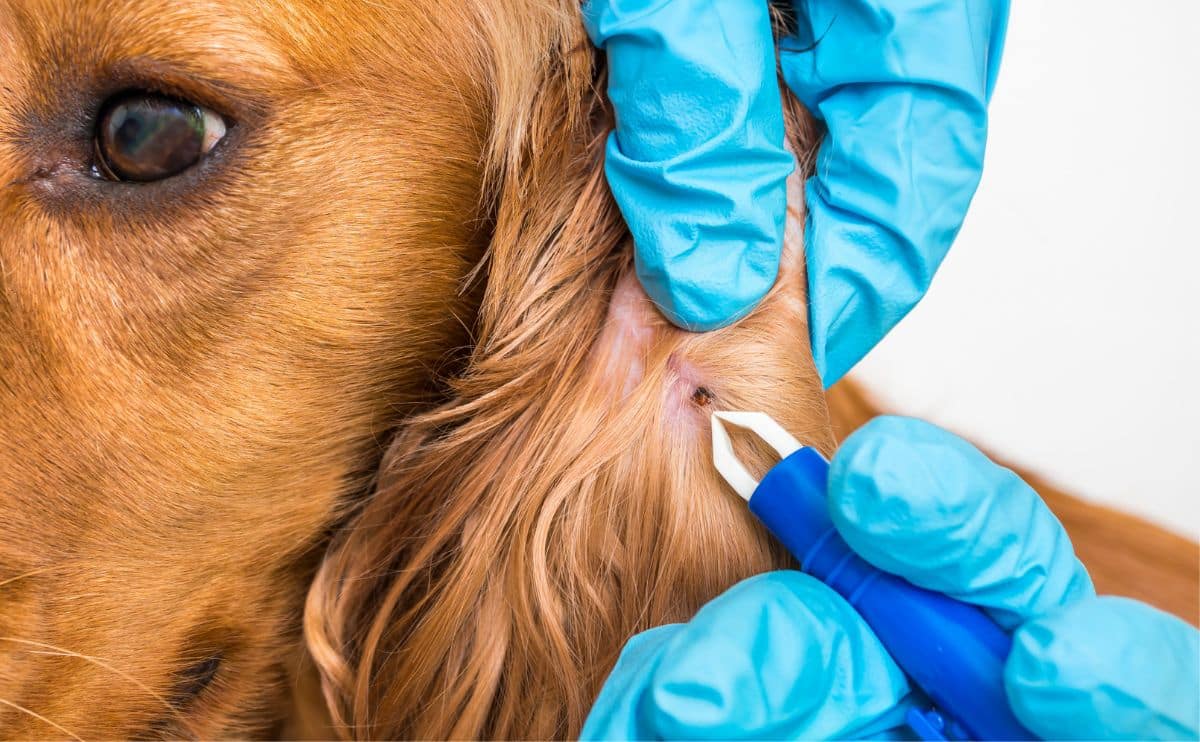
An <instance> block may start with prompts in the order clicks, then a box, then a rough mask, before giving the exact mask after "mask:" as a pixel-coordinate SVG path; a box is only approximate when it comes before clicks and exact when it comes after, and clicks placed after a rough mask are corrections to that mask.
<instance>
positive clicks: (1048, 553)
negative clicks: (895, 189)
mask: <svg viewBox="0 0 1200 742" xmlns="http://www.w3.org/2000/svg"><path fill="white" fill-rule="evenodd" d="M829 486H830V493H829V494H830V511H831V515H832V517H833V520H834V523H835V525H836V526H837V528H838V531H839V532H840V533H841V534H842V536H843V537H845V539H846V541H847V542H848V543H849V544H850V545H851V546H852V547H853V548H854V549H855V550H856V551H858V553H859V554H861V555H862V556H863V557H864V558H865V559H867V560H868V561H870V562H872V563H873V564H875V565H876V566H878V567H880V568H882V569H885V570H887V571H889V572H893V573H896V574H899V575H902V576H904V577H906V578H907V579H909V580H910V581H912V582H914V583H916V584H918V585H921V586H923V587H927V588H930V589H933V590H938V591H941V592H945V593H947V594H949V595H952V596H954V597H956V598H959V599H961V600H965V601H969V602H972V603H975V604H977V605H979V606H981V607H983V608H984V609H985V610H987V611H988V612H989V613H990V614H991V615H992V616H993V617H994V618H995V619H996V620H997V621H998V622H1000V623H1001V624H1002V625H1004V626H1006V627H1009V628H1011V629H1013V630H1014V643H1013V651H1012V654H1011V655H1010V656H1009V660H1008V663H1007V665H1006V670H1005V683H1006V688H1007V691H1008V695H1009V699H1010V701H1011V702H1012V706H1013V710H1014V712H1015V713H1016V715H1017V717H1018V718H1019V719H1020V720H1021V721H1022V723H1024V724H1025V726H1026V727H1027V728H1029V729H1030V730H1031V731H1033V732H1034V733H1035V734H1038V735H1039V736H1042V737H1044V738H1047V739H1121V738H1131V737H1132V738H1164V739H1166V738H1193V739H1194V738H1196V736H1197V734H1198V733H1200V718H1198V717H1200V701H1198V699H1200V640H1198V636H1200V635H1198V634H1197V632H1196V630H1195V629H1194V628H1192V627H1191V626H1189V625H1187V624H1186V623H1184V622H1182V621H1180V620H1178V619H1176V618H1174V617H1172V616H1169V615H1167V614H1165V613H1162V612H1160V611H1157V610H1155V609H1153V608H1151V607H1149V606H1146V605H1144V604H1141V603H1138V602H1136V601H1132V600H1126V599H1122V598H1097V597H1096V596H1095V593H1094V591H1093V588H1092V583H1091V580H1090V579H1089V578H1088V576H1087V573H1086V572H1085V571H1084V569H1083V566H1082V565H1081V564H1080V563H1079V561H1078V559H1076V558H1075V555H1074V552H1073V551H1072V549H1071V544H1070V542H1069V540H1068V539H1067V535H1066V533H1065V532H1064V531H1063V529H1062V526H1061V525H1060V524H1059V523H1058V521H1057V520H1056V519H1055V518H1054V516H1053V515H1052V514H1051V513H1050V511H1049V510H1047V509H1046V506H1045V505H1044V504H1043V503H1042V501H1041V499H1040V498H1039V497H1038V495H1037V493H1036V492H1034V491H1033V490H1032V489H1030V488H1029V486H1028V485H1026V484H1025V483H1024V482H1022V481H1021V480H1020V479H1019V478H1017V476H1016V475H1015V474H1013V473H1012V472H1010V471H1008V470H1007V469H1003V468H1001V467H998V466H996V465H995V464H993V463H991V462H990V461H988V459H987V458H986V457H984V456H983V454H981V453H980V452H979V451H977V450H976V449H975V448H973V447H972V446H970V445H969V444H967V443H966V442H964V441H963V440H961V439H960V438H957V437H955V436H953V435H951V434H949V433H947V432H945V431H943V430H941V429H939V428H936V427H934V426H932V425H929V424H927V423H922V422H919V421H916V420H910V419H903V418H879V419H878V420H875V421H873V422H872V423H870V424H868V425H867V426H866V427H864V428H863V429H862V430H860V431H859V432H857V433H855V434H854V435H853V436H851V437H850V439H849V440H847V441H846V443H845V445H843V446H842V448H841V450H840V451H839V452H838V454H837V456H836V457H835V458H834V461H833V466H832V468H831V471H830V485H829ZM1115 547H1116V545H1114V548H1115ZM917 701H918V698H917V697H916V696H915V694H914V692H913V691H912V690H911V689H910V688H909V687H908V685H907V683H906V681H905V678H904V676H903V675H902V674H901V672H900V670H899V669H898V668H897V667H896V666H895V664H894V663H893V662H892V660H891V659H890V657H888V655H887V653H886V652H885V651H884V649H883V647H882V646H880V644H879V642H878V640H876V639H875V636H874V634H872V633H871V631H870V629H869V628H868V627H867V626H866V625H865V624H864V623H863V622H862V620H861V619H860V618H859V617H858V615H857V613H855V612H854V610H853V609H852V608H850V606H849V605H848V604H847V603H846V602H845V601H844V600H842V598H841V597H839V596H838V595H837V594H835V593H834V592H833V591H832V590H830V589H829V588H827V587H825V586H824V585H823V584H821V583H820V582H818V581H816V580H815V579H813V578H810V577H808V576H807V575H803V574H800V573H798V572H775V573H770V574H765V575H759V576H757V577H754V578H751V579H749V580H746V581H744V582H742V583H740V584H738V585H736V586H735V587H733V588H732V589H730V590H729V591H728V592H726V593H725V594H724V595H721V596H720V597H718V598H716V599H715V600H713V601H712V602H711V603H709V604H708V605H707V606H705V607H704V608H702V609H701V610H700V611H699V612H698V613H697V614H696V616H695V617H694V618H693V619H692V620H691V621H690V622H688V623H687V624H681V625H672V626H664V627H660V628H657V629H653V630H651V631H648V632H645V633H643V634H640V635H638V636H636V637H634V638H633V639H632V640H630V642H629V644H628V645H627V646H626V648H625V651H624V652H623V653H622V655H621V658H620V660H619V661H618V663H617V666H616V667H615V668H614V670H613V671H612V674H611V675H610V677H609V679H608V681H607V683H606V684H605V686H604V688H603V690H602V691H601V693H600V696H599V698H598V699H597V701H596V704H595V707H594V708H593V710H592V713H591V715H590V716H589V717H588V720H587V724H586V725H585V727H584V729H583V735H582V736H583V737H585V738H588V739H599V738H606V739H611V738H619V739H647V738H665V739H716V738H720V739H752V738H760V739H761V738H766V739H787V738H792V739H794V738H832V737H879V736H893V735H903V734H905V733H906V732H907V730H905V729H903V728H902V727H901V725H902V724H903V717H904V714H905V712H906V711H907V709H908V708H909V707H910V706H911V705H912V704H913V703H916V702H917Z"/></svg>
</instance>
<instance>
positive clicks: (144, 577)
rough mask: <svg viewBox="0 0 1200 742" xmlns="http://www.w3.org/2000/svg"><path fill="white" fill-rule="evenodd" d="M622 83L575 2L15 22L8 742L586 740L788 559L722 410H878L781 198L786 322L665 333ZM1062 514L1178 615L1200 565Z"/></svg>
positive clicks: (66, 14) (30, 10) (50, 12)
mask: <svg viewBox="0 0 1200 742" xmlns="http://www.w3.org/2000/svg"><path fill="white" fill-rule="evenodd" d="M603 90H604V67H603V55H602V54H599V53H597V52H596V51H595V50H593V49H592V48H591V46H590V45H589V44H588V41H587V37H586V35H585V34H584V33H583V29H582V26H581V24H580V20H579V15H578V7H577V4H576V2H575V1H574V0H489V1H486V2H485V1H484V0H466V1H465V2H460V3H445V2H436V1H435V0H385V1H384V2H379V1H378V0H370V1H368V0H223V1H222V2H213V1H212V0H0V93H2V95H0V736H4V737H8V738H29V737H39V738H41V737H66V738H79V739H88V738H96V737H99V738H127V737H179V736H198V737H204V738H211V737H221V736H247V735H254V736H264V735H270V734H296V733H299V732H301V731H305V730H304V729H302V728H301V727H300V726H295V725H293V726H283V725H284V724H285V723H287V722H288V721H289V718H291V719H292V721H293V723H294V722H295V719H296V718H297V716H296V715H297V713H298V714H299V717H298V718H300V719H301V720H302V721H304V720H307V718H308V714H310V713H312V712H314V711H316V712H322V711H323V710H325V709H327V710H328V713H329V716H330V719H331V720H332V722H333V726H332V727H327V726H320V722H319V721H318V723H317V726H316V727H313V728H310V729H309V730H308V731H310V732H312V733H314V734H318V735H326V736H328V735H331V734H340V735H343V736H347V737H363V738H366V737H397V736H400V737H450V736H454V737H491V736H506V737H550V736H569V735H571V734H574V733H576V732H578V730H579V727H580V725H581V724H582V721H583V718H584V716H585V714H586V712H587V709H588V706H589V705H590V703H591V700H592V698H593V697H594V695H595V692H596V690H597V689H598V687H599V685H600V683H601V682H602V681H603V678H604V676H605V674H606V673H607V672H608V669H609V668H610V667H611V664H612V662H613V660H614V659H615V657H616V654H617V652H618V651H619V649H620V646H621V645H622V644H623V642H624V641H625V640H626V639H627V638H628V636H630V635H631V634H632V633H633V632H636V631H638V630H640V629H643V628H647V627H649V626H652V625H655V624H659V623H663V622H666V621H673V620H683V619H686V618H687V617H688V616H689V615H690V614H691V613H692V612H693V611H694V610H695V609H696V608H697V607H698V606H699V605H701V604H702V603H703V602H705V601H706V600H708V599H710V598H712V597H713V596H715V595H716V594H718V593H719V592H721V591H722V590H724V589H725V588H726V587H728V586H729V585H731V584H733V582H735V581H737V580H738V579H740V578H742V577H745V576H747V575H750V574H753V573H755V572H758V571H762V570H765V569H770V568H774V567H782V566H788V565H790V561H789V560H788V559H787V558H786V555H784V554H783V553H782V552H781V551H780V550H779V549H778V548H777V547H775V546H774V545H773V544H772V543H771V542H770V541H769V540H768V539H767V538H766V537H765V536H764V534H763V533H762V531H761V530H760V529H759V528H758V527H757V526H756V525H755V524H754V522H753V521H752V519H751V517H750V516H748V515H747V514H746V512H745V508H744V507H743V506H741V505H740V504H739V503H738V501H737V500H736V499H734V498H733V497H732V496H731V495H730V493H728V492H727V491H725V490H724V489H723V488H722V487H721V486H720V484H719V482H718V480H717V479H716V477H715V474H714V473H713V472H712V471H711V466H710V461H709V459H708V453H707V446H708V429H707V423H706V420H707V414H708V411H709V410H711V409H713V408H714V407H749V408H761V409H767V410H769V411H771V412H772V414H773V415H775V416H776V417H777V418H778V419H780V420H781V421H782V422H784V423H785V425H787V426H788V427H789V428H790V429H791V430H792V432H793V433H795V434H797V435H798V436H800V437H801V438H802V439H804V440H805V441H807V442H810V443H813V444H815V445H817V446H818V447H820V448H821V449H822V450H824V451H826V452H829V451H832V449H833V447H834V446H835V445H836V436H835V434H841V433H843V432H845V430H847V429H848V428H849V427H851V426H852V425H853V424H855V423H856V422H858V421H859V420H860V419H861V418H862V417H863V416H864V415H865V414H866V411H867V409H868V407H867V405H866V403H865V402H864V401H863V399H862V398H860V397H857V396H855V392H854V390H852V389H851V390H847V391H843V392H841V393H839V394H835V395H834V396H833V400H834V410H835V412H839V410H840V412H839V414H838V417H837V419H836V420H831V419H830V417H829V409H828V407H827V403H826V398H825V395H824V394H823V393H822V391H821V388H820V383H819V380H818V378H817V376H816V374H815V372H814V370H813V368H812V362H811V357H810V355H809V353H808V350H807V345H806V338H807V328H806V326H805V317H806V311H805V304H804V294H803V288H804V276H803V262H802V254H801V247H802V246H801V245H800V239H799V235H800V234H801V231H800V230H801V225H802V218H803V204H802V203H801V200H800V198H799V193H798V192H797V190H796V189H795V188H793V194H792V195H793V198H792V206H791V218H790V222H789V235H790V242H789V247H788V254H787V258H786V260H785V265H784V270H783V271H782V272H781V278H780V282H779V285H778V286H777V287H776V289H775V291H774V293H773V294H772V296H771V297H770V298H769V300H768V301H767V302H765V303H764V305H763V306H762V307H761V308H760V309H759V310H758V311H757V312H755V313H754V314H753V315H752V316H751V317H749V318H747V320H745V321H743V322H742V323H739V324H738V325H736V326H735V327H732V328H729V329H728V330H724V331H721V332H717V333H710V334H705V335H689V334H686V333H683V332H681V331H678V330H676V329H674V328H672V327H670V326H668V325H667V324H666V323H665V321H664V320H662V319H661V318H660V317H659V316H658V315H657V313H656V311H655V310H654V309H653V308H652V307H651V306H650V305H649V303H648V301H647V300H646V299H645V297H644V295H643V294H642V293H641V291H640V289H639V288H638V286H637V284H636V281H635V280H634V279H633V278H632V275H631V273H630V270H629V259H630V254H631V253H630V250H631V248H630V245H629V242H628V235H627V233H626V231H625V227H624V225H623V224H622V222H621V220H620V217H619V214H618V213H617V211H616V209H615V207H614V205H613V203H612V201H611V198H610V196H609V194H608V192H607V188H606V186H605V183H604V179H603V173H602V159H601V158H602V147H601V141H602V139H603V137H604V135H605V134H606V132H607V131H608V130H609V129H610V128H611V119H610V113H609V111H608V109H607V102H606V100H605V98H604V95H603ZM789 103H790V102H789ZM790 108H791V112H790V126H789V129H790V138H791V144H792V148H793V151H794V152H795V153H796V154H797V156H798V159H799V160H800V161H801V163H804V162H806V161H807V158H808V155H809V153H810V152H811V148H812V147H813V146H814V144H815V142H816V141H817V140H818V138H819V132H818V131H817V130H816V129H815V127H814V126H813V125H812V124H811V122H810V121H809V120H808V119H807V117H806V116H805V115H804V113H803V111H801V110H799V109H798V108H796V107H795V105H794V104H790ZM797 177H798V176H797ZM793 185H795V184H793ZM839 400H840V401H839ZM1051 502H1052V504H1056V505H1057V507H1058V509H1059V512H1060V513H1066V512H1071V513H1073V517H1075V523H1076V524H1083V526H1082V527H1081V529H1076V530H1074V531H1073V535H1074V536H1075V538H1076V541H1077V546H1078V547H1079V549H1080V552H1081V554H1083V556H1084V560H1085V562H1087V563H1090V564H1091V565H1092V566H1093V568H1094V570H1095V571H1096V577H1097V582H1098V583H1099V584H1100V586H1101V588H1102V589H1103V588H1105V586H1106V584H1111V585H1112V587H1111V588H1110V589H1114V590H1119V589H1122V583H1121V582H1120V580H1119V579H1117V578H1112V582H1111V583H1106V582H1105V580H1106V579H1109V578H1108V577H1107V575H1109V574H1112V575H1119V576H1120V575H1123V576H1124V578H1127V579H1128V581H1129V582H1137V583H1139V584H1143V585H1144V584H1159V585H1163V586H1164V588H1163V591H1162V592H1160V593H1157V594H1155V595H1150V594H1144V593H1143V594H1138V595H1137V596H1138V597H1142V598H1144V599H1152V600H1154V599H1161V597H1162V596H1163V595H1165V594H1167V591H1168V588H1170V589H1172V590H1173V591H1174V592H1173V595H1175V594H1180V591H1184V593H1183V594H1185V595H1186V591H1187V590H1191V591H1192V592H1191V595H1192V596H1193V602H1192V604H1190V606H1183V605H1182V604H1178V607H1177V610H1180V611H1192V610H1193V608H1194V595H1195V593H1194V590H1195V573H1194V568H1195V564H1194V561H1195V558H1194V557H1195V546H1194V545H1193V544H1191V543H1190V542H1187V541H1185V540H1182V539H1179V540H1177V541H1170V540H1169V539H1167V537H1165V536H1164V535H1163V534H1162V533H1161V532H1160V531H1158V530H1157V529H1154V528H1152V527H1150V526H1144V525H1132V526H1131V525H1129V524H1131V523H1135V522H1134V521H1133V520H1132V519H1128V518H1124V517H1123V516H1116V515H1109V514H1104V513H1101V515H1100V516H1099V517H1096V518H1092V517H1091V516H1089V515H1087V513H1095V512H1100V511H1095V510H1093V509H1090V508H1088V507H1087V506H1083V505H1079V504H1077V503H1075V502H1074V501H1071V500H1069V499H1065V498H1064V499H1061V500H1059V501H1057V503H1056V502H1055V501H1053V500H1052V501H1051ZM1064 503H1065V504H1064ZM1072 508H1074V510H1072ZM1089 518H1091V519H1090V520H1089ZM1064 520H1065V521H1066V524H1067V526H1068V528H1069V529H1070V528H1072V521H1071V520H1070V519H1067V518H1064ZM1104 524H1110V525H1111V527H1109V526H1105V525H1104ZM1114 524H1115V525H1114ZM1130 529H1133V530H1132V531H1130ZM1137 529H1143V530H1137ZM1114 534H1116V535H1114ZM1135 536H1136V537H1135ZM1089 539H1090V540H1091V542H1092V543H1094V547H1093V548H1094V551H1093V552H1091V554H1093V555H1099V554H1110V555H1114V554H1120V555H1123V561H1121V560H1115V558H1114V559H1109V561H1107V562H1105V561H1098V562H1092V561H1091V560H1090V558H1089V552H1088V551H1087V546H1086V544H1087V543H1088V542H1089ZM1131 544H1138V545H1131ZM1156 549H1157V551H1156ZM1097 566H1099V568H1098V569H1097ZM1162 575H1167V576H1166V577H1163V578H1162V580H1159V581H1158V582H1154V581H1153V580H1154V579H1157V577H1159V576H1162ZM1147 576H1149V577H1147ZM1139 578H1140V579H1139ZM1172 580H1173V581H1172ZM1189 580H1190V583H1189ZM1189 585H1190V586H1189ZM306 595H307V600H306ZM1187 617H1188V618H1190V619H1191V620H1193V621H1194V620H1195V618H1194V616H1193V615H1190V614H1188V615H1187ZM309 653H310V654H311V658H312V660H313V662H308V661H307V660H305V659H304V657H305V656H306V654H309ZM314 664H315V666H316V667H317V668H318V669H319V672H320V681H321V686H322V691H323V693H322V694H321V695H320V697H321V698H322V699H323V700H322V701H320V702H319V703H317V704H316V708H315V709H314V708H308V707H306V704H307V703H308V696H307V695H305V694H304V693H301V692H299V691H298V690H297V687H296V684H297V682H299V681H298V680H297V678H301V679H302V678H304V677H306V676H307V675H308V673H309V671H311V670H312V666H313V665H314ZM306 668H307V669H306ZM296 707H300V711H299V712H297V711H296ZM317 715H318V716H319V713H318V714H317Z"/></svg>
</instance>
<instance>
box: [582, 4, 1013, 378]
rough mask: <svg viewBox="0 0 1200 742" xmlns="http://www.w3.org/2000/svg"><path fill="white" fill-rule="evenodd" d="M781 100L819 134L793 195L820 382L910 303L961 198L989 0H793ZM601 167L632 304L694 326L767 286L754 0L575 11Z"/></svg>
mask: <svg viewBox="0 0 1200 742" xmlns="http://www.w3.org/2000/svg"><path fill="white" fill-rule="evenodd" d="M793 5H794V7H795V11H796V16H797V20H798V25H799V29H800V33H799V35H798V37H795V38H791V39H788V40H787V41H786V43H784V44H783V45H782V46H781V50H780V64H781V66H782V68H783V73H784V77H785V79H786V81H787V84H788V86H789V87H791V89H792V91H793V92H794V93H795V94H796V95H797V97H798V98H799V99H800V100H801V101H802V102H803V103H804V104H805V105H806V106H807V107H808V109H809V110H810V111H811V112H812V113H813V114H814V115H815V116H816V117H817V118H818V119H821V120H823V121H824V122H825V125H826V126H827V127H828V134H827V135H826V137H825V141H824V143H823V144H822V145H821V149H820V152H819V154H818V158H817V163H816V173H815V175H814V176H813V177H812V178H810V179H809V182H808V184H807V187H806V197H807V204H808V222H807V226H806V232H807V234H806V243H807V264H808V280H809V303H810V310H809V311H810V320H811V321H810V333H811V340H812V348H813V355H814V357H815V359H816V363H817V370H818V371H819V372H820V373H821V377H822V379H824V381H825V384H826V386H829V385H832V384H833V383H834V382H835V381H837V380H838V379H839V378H841V376H842V375H843V374H845V373H846V371H847V370H849V369H850V367H851V366H853V365H854V364H855V363H857V362H858V360H859V359H861V358H862V357H863V356H864V355H866V353H867V351H868V350H870V349H871V347H873V346H874V345H875V344H876V343H877V342H879V340H880V339H882V338H883V336H884V334H886V333H887V332H888V331H889V330H890V329H891V328H892V327H893V326H894V325H895V324H896V323H897V322H899V321H900V319H901V318H902V317H903V316H904V315H905V314H907V313H908V311H909V310H910V309H912V307H913V306H914V305H915V304H916V303H917V301H918V300H919V299H920V298H921V296H923V295H924V293H925V290H926V289H927V288H928V286H929V282H930V281H931V280H932V278H933V273H934V271H935V270H936V269H937V267H938V265H939V264H940V263H941V261H942V258H943V257H944V256H945V254H946V251H947V250H948V249H949V247H950V243H951V242H952V241H953V240H954V237H955V235H956V234H957V233H958V229H959V227H960V226H961V224H962V220H963V217H964V216H965V214H966V210H967V206H968V205H969V203H970V201H971V197H972V196H973V195H974V193H975V188H976V186H977V185H978V184H979V178H980V173H981V170H982V167H983V150H984V142H985V139H986V134H987V102H988V100H989V99H990V97H991V93H992V86H993V84H994V82H995V79H996V72H997V69H998V67H999V63H1000V52H1001V47H1002V45H1003V40H1004V32H1005V28H1006V24H1007V20H1008V0H966V1H964V0H931V1H927V2H922V3H909V2H899V1H898V0H822V2H814V3H808V2H806V1H805V0H793ZM584 20H585V24H586V26H587V29H588V33H589V34H590V35H591V37H592V40H593V41H594V42H595V43H596V44H597V45H598V46H601V47H603V48H604V49H605V50H606V52H607V55H608V75H609V78H608V92H609V97H610V98H611V99H612V103H613V107H614V109H615V110H616V116H617V125H616V131H615V132H614V133H613V135H612V136H611V137H610V139H609V142H608V150H607V159H606V172H607V175H608V181H609V185H610V186H611V188H612V192H613V195H614V196H615V197H616V200H617V203H618V205H619V206H620V208H621V212H622V214H624V216H625V220H626V222H627V223H628V224H629V227H630V230H631V232H632V233H633V237H634V242H635V245H636V266H637V273H638V276H639V278H641V281H642V286H643V287H644V288H645V289H646V292H647V293H648V294H649V295H650V298H651V299H653V300H654V302H655V303H656V304H657V305H658V306H659V308H660V309H662V311H663V312H664V314H666V315H667V317H669V318H670V319H671V321H672V322H674V323H675V324H677V325H679V326H681V327H684V328H687V329H692V330H711V329H714V328H717V327H721V326H723V325H726V324H729V323H731V322H733V321H735V320H737V319H739V318H741V317H742V316H744V315H745V314H747V313H748V312H749V311H750V310H751V309H753V308H754V306H755V305H756V304H757V303H758V301H759V300H760V299H761V298H762V297H763V296H764V295H765V294H766V292H767V291H768V290H769V289H770V288H771V285H772V284H773V283H774V282H775V276H776V273H777V270H778V265H779V257H780V252H781V249H782V242H783V226H784V221H785V217H786V210H785V180H786V178H787V176H788V174H789V173H790V172H791V171H792V168H793V158H792V157H791V155H789V154H788V153H787V152H786V151H785V150H784V147H783V141H784V130H783V114H782V109H781V105H780V98H779V86H778V83H777V82H776V67H775V48H774V41H773V38H772V34H771V26H770V22H769V17H768V8H767V2H766V0H715V1H714V0H587V2H586V3H585V5H584Z"/></svg>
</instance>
